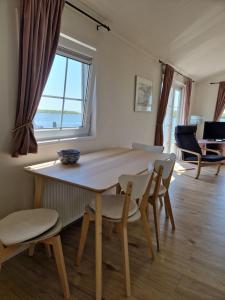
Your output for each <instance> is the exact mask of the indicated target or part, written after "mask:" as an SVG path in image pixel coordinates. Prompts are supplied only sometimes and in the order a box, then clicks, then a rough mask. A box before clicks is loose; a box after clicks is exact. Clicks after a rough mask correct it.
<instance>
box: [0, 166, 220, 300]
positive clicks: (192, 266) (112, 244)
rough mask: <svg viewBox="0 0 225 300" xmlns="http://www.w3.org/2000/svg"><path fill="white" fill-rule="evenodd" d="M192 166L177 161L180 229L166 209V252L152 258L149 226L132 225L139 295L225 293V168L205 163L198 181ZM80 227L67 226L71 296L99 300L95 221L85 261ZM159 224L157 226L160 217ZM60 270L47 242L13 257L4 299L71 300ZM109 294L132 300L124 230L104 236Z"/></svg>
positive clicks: (111, 298)
mask: <svg viewBox="0 0 225 300" xmlns="http://www.w3.org/2000/svg"><path fill="white" fill-rule="evenodd" d="M185 167H188V165H183V164H181V165H179V164H177V165H176V172H174V178H173V182H172V184H171V191H170V194H171V199H172V207H173V212H174V217H175V223H176V231H175V232H172V230H171V226H170V224H169V223H168V221H167V220H166V219H165V215H164V209H162V210H161V214H160V222H161V223H160V227H161V228H160V229H161V251H160V253H157V254H156V257H155V260H154V262H152V261H151V259H150V258H149V257H148V256H147V244H146V241H145V237H144V234H143V228H142V224H141V223H135V224H131V225H129V252H130V268H131V283H132V296H131V297H130V299H131V300H203V299H204V300H224V299H225V234H224V230H225V168H224V167H223V169H222V170H221V174H220V175H219V176H215V175H214V174H215V169H214V168H204V169H203V171H202V175H200V178H199V179H198V180H196V179H194V178H193V176H194V173H195V171H194V170H188V171H185ZM189 167H190V166H189ZM150 217H152V214H150ZM80 225H81V224H80V222H78V223H76V224H73V225H72V226H70V227H68V228H67V229H65V230H64V231H63V232H62V241H63V250H64V255H65V261H66V267H67V272H68V277H69V284H70V289H71V300H80V299H82V300H83V299H85V300H89V299H90V300H91V299H94V295H95V280H94V278H95V261H94V258H95V256H94V224H92V225H91V227H90V231H89V234H88V240H87V246H86V249H85V253H84V257H83V260H82V262H81V265H80V267H75V266H74V257H75V253H76V249H77V246H78V241H79V235H80ZM151 226H152V230H153V223H152V218H151ZM106 227H107V224H105V226H104V229H106ZM103 231H104V232H105V231H106V230H103ZM153 231H154V230H153ZM153 238H154V249H155V253H156V243H155V236H153ZM55 270H56V269H55V264H54V259H53V258H51V259H49V258H47V257H46V255H45V252H44V249H43V248H42V247H41V245H40V246H38V249H37V250H36V252H35V256H34V257H33V258H30V257H28V256H27V255H26V253H22V254H20V255H18V256H17V257H14V258H12V259H11V260H9V261H8V262H6V263H5V264H4V265H3V267H2V271H1V272H0V299H1V300H19V299H21V300H30V299H32V300H34V299H43V300H45V299H46V300H47V299H48V300H51V299H52V300H53V299H54V300H59V299H63V297H62V294H61V289H60V286H59V282H58V277H57V273H56V271H55ZM103 298H104V299H107V300H115V299H126V297H125V295H124V282H123V275H122V256H121V246H120V239H119V237H118V236H117V234H116V233H113V238H112V239H111V240H109V239H108V238H107V236H106V235H104V236H103Z"/></svg>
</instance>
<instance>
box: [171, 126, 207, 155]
mask: <svg viewBox="0 0 225 300" xmlns="http://www.w3.org/2000/svg"><path fill="white" fill-rule="evenodd" d="M196 130H197V126H193V125H189V126H177V127H176V128H175V138H176V143H177V145H178V147H180V148H183V149H186V150H190V151H193V152H197V153H199V154H202V151H201V148H200V146H199V144H198V142H197V139H196V137H195V134H196ZM182 155H183V159H184V160H186V159H187V157H190V156H191V155H190V154H189V153H186V152H182Z"/></svg>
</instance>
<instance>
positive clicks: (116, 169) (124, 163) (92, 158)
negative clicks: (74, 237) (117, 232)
mask: <svg viewBox="0 0 225 300" xmlns="http://www.w3.org/2000/svg"><path fill="white" fill-rule="evenodd" d="M167 158H168V154H165V153H157V152H149V151H143V150H134V149H128V148H110V149H103V150H98V151H95V152H92V153H87V154H83V155H81V157H80V159H79V161H78V162H77V163H76V164H74V165H64V164H62V163H61V162H60V160H58V159H56V160H53V161H49V162H44V163H41V164H36V165H32V166H28V167H25V171H27V172H29V173H31V174H33V175H34V179H35V192H34V207H35V208H40V207H41V206H42V195H43V190H44V186H45V183H46V182H47V181H48V180H53V181H58V182H64V183H67V184H69V185H72V186H74V187H79V188H82V189H85V190H89V191H92V192H94V193H95V202H96V204H95V207H96V209H95V220H96V221H95V264H96V268H95V270H96V271H95V275H96V277H95V280H96V291H95V293H96V300H100V299H102V194H103V193H105V192H106V191H108V190H110V189H112V188H113V187H116V186H117V185H118V177H119V176H120V175H122V174H129V175H137V174H141V173H144V172H146V170H147V168H148V166H149V165H150V168H151V165H152V166H153V165H154V162H155V160H158V159H161V160H164V159H167ZM74 201H76V199H74ZM65 205H66V203H65Z"/></svg>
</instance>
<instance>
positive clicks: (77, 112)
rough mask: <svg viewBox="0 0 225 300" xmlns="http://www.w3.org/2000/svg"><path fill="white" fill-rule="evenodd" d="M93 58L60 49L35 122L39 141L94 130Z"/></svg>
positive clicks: (82, 133)
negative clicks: (92, 109) (91, 118)
mask: <svg viewBox="0 0 225 300" xmlns="http://www.w3.org/2000/svg"><path fill="white" fill-rule="evenodd" d="M91 78H92V59H91V58H89V57H85V56H83V55H80V54H76V53H73V52H71V51H69V50H67V49H64V48H59V49H58V51H57V53H56V55H55V59H54V62H53V65H52V69H51V71H50V74H49V77H48V80H47V83H46V85H45V89H44V91H43V94H42V97H41V100H40V103H39V106H38V109H37V112H36V115H35V117H34V120H33V126H34V130H35V136H36V137H37V140H39V141H40V140H46V139H59V138H68V137H75V136H85V135H88V134H89V131H90V121H91V120H90V115H91V103H90V99H91Z"/></svg>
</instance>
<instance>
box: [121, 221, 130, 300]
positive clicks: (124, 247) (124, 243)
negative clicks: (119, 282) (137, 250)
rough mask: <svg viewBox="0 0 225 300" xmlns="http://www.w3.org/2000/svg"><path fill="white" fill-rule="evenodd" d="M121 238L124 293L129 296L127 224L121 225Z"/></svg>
mask: <svg viewBox="0 0 225 300" xmlns="http://www.w3.org/2000/svg"><path fill="white" fill-rule="evenodd" d="M121 238H122V250H123V264H124V277H125V289H126V295H127V297H129V296H130V295H131V286H130V263H129V252H128V237H127V226H122V230H121Z"/></svg>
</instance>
